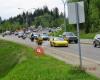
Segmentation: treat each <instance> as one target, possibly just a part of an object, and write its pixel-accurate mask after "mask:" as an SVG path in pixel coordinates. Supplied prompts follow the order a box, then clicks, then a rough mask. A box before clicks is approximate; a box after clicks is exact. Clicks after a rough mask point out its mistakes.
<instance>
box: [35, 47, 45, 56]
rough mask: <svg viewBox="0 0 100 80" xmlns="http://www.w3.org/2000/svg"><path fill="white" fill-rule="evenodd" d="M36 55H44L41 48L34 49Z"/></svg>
mask: <svg viewBox="0 0 100 80" xmlns="http://www.w3.org/2000/svg"><path fill="white" fill-rule="evenodd" d="M35 52H36V54H37V55H38V56H39V55H44V49H43V47H41V46H39V47H37V48H36V49H35Z"/></svg>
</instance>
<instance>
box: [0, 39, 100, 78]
mask: <svg viewBox="0 0 100 80" xmlns="http://www.w3.org/2000/svg"><path fill="white" fill-rule="evenodd" d="M0 80H100V79H97V78H96V77H94V76H91V75H89V74H87V73H86V72H85V71H81V70H79V68H75V67H72V66H71V65H69V64H65V63H64V62H62V61H59V60H56V59H54V58H52V57H49V56H46V55H44V56H36V55H35V53H34V51H33V49H31V48H28V47H25V46H23V45H19V44H16V43H12V42H7V41H2V40H0Z"/></svg>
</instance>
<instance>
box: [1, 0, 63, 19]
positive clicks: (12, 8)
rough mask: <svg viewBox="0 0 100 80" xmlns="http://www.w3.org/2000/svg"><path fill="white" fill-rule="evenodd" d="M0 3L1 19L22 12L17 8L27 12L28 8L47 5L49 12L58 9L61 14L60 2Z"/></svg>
mask: <svg viewBox="0 0 100 80" xmlns="http://www.w3.org/2000/svg"><path fill="white" fill-rule="evenodd" d="M0 3H1V4H0V16H1V17H2V18H3V19H8V18H9V17H11V16H12V17H13V16H16V15H17V14H20V13H21V12H23V10H18V8H24V9H26V10H28V9H30V8H43V6H44V5H47V6H48V8H49V9H50V10H51V9H53V8H55V7H58V8H59V10H60V12H63V4H62V2H61V0H8V1H7V0H0Z"/></svg>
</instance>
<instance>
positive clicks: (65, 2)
mask: <svg viewBox="0 0 100 80" xmlns="http://www.w3.org/2000/svg"><path fill="white" fill-rule="evenodd" d="M62 3H63V5H64V26H65V32H66V10H65V9H66V4H67V0H66V1H64V0H62Z"/></svg>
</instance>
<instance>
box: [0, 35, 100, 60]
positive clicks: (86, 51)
mask: <svg viewBox="0 0 100 80" xmlns="http://www.w3.org/2000/svg"><path fill="white" fill-rule="evenodd" d="M0 37H2V36H0ZM4 38H5V39H8V40H9V39H11V40H14V41H16V42H19V43H24V44H27V45H30V46H34V45H36V43H35V42H31V41H30V40H29V39H28V38H27V39H25V40H23V39H21V38H17V36H14V35H12V36H6V37H4ZM43 46H45V47H47V48H50V49H52V50H58V51H63V52H65V53H66V54H67V53H72V54H74V55H79V52H78V45H77V44H69V47H51V46H50V44H49V42H48V41H44V43H43ZM81 49H82V56H83V57H86V58H90V59H93V60H96V61H100V48H94V47H93V45H88V44H81Z"/></svg>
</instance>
